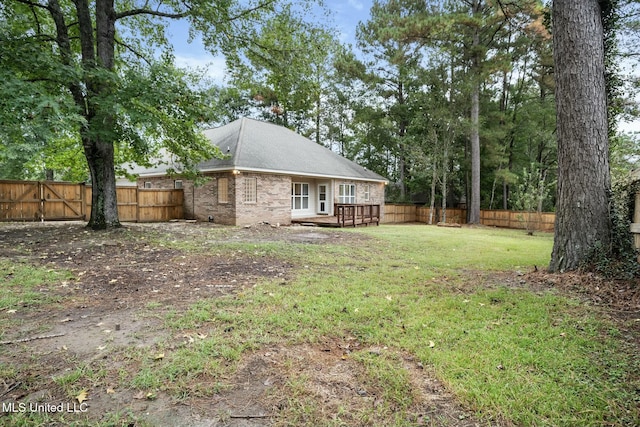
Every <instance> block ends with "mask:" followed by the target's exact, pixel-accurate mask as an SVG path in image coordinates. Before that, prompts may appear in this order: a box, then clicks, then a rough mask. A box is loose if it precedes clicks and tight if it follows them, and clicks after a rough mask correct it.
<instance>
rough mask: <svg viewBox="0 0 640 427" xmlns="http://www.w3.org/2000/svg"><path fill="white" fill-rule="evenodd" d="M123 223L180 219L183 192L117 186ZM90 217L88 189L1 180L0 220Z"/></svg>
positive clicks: (80, 185)
mask: <svg viewBox="0 0 640 427" xmlns="http://www.w3.org/2000/svg"><path fill="white" fill-rule="evenodd" d="M116 197H117V199H118V216H119V218H120V221H123V222H132V221H136V222H155V221H169V220H172V219H182V218H184V214H183V198H184V195H183V192H182V190H163V189H142V188H136V187H117V188H116ZM90 215H91V186H88V185H85V184H84V183H72V182H54V181H7V180H4V181H0V221H60V220H86V219H87V218H89V216H90Z"/></svg>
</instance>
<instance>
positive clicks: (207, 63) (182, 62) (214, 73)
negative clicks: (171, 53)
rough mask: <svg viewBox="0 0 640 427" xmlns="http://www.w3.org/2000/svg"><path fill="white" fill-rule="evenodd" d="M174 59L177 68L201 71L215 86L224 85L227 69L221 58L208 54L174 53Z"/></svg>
mask: <svg viewBox="0 0 640 427" xmlns="http://www.w3.org/2000/svg"><path fill="white" fill-rule="evenodd" d="M175 58H176V59H175V62H176V65H177V66H178V67H180V68H189V69H195V70H200V71H203V73H204V75H205V76H206V77H207V78H209V79H211V80H213V82H214V83H215V84H219V85H222V84H224V79H225V76H226V74H227V67H226V64H225V59H224V57H223V56H212V55H210V54H208V53H203V54H202V55H197V56H196V55H185V54H179V53H176V56H175Z"/></svg>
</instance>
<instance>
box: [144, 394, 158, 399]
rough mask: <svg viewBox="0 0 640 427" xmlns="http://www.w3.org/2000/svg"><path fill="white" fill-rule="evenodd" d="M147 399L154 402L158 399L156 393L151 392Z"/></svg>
mask: <svg viewBox="0 0 640 427" xmlns="http://www.w3.org/2000/svg"><path fill="white" fill-rule="evenodd" d="M145 398H146V399H147V400H154V399H155V398H156V395H155V393H151V392H149V393H147V395H146V396H145Z"/></svg>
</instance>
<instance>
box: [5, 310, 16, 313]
mask: <svg viewBox="0 0 640 427" xmlns="http://www.w3.org/2000/svg"><path fill="white" fill-rule="evenodd" d="M15 312H16V310H15V309H11V310H7V313H8V314H14V313H15Z"/></svg>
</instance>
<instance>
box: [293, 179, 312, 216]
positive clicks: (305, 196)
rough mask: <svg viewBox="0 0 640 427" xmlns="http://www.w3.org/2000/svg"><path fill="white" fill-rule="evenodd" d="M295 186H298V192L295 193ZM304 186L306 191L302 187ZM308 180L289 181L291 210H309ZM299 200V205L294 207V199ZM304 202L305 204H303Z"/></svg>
mask: <svg viewBox="0 0 640 427" xmlns="http://www.w3.org/2000/svg"><path fill="white" fill-rule="evenodd" d="M296 186H300V187H299V188H300V191H299V193H296V190H297V189H296ZM305 188H306V193H305V191H304V189H305ZM309 188H310V187H309V183H308V182H291V210H292V211H306V210H309V207H310V206H311V204H310V194H309ZM298 200H299V201H300V203H299V207H296V201H298ZM305 203H306V204H305Z"/></svg>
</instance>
